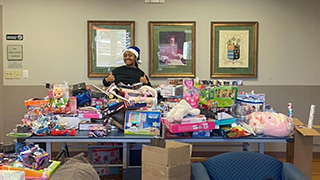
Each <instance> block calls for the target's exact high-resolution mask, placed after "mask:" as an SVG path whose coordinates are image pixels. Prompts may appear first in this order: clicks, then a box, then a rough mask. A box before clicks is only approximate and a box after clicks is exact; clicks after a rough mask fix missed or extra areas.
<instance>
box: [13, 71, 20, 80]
mask: <svg viewBox="0 0 320 180" xmlns="http://www.w3.org/2000/svg"><path fill="white" fill-rule="evenodd" d="M14 78H16V79H21V70H15V71H14Z"/></svg>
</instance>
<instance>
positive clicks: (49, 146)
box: [46, 142, 52, 159]
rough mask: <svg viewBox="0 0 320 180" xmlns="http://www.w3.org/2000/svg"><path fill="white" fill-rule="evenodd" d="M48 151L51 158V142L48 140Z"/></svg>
mask: <svg viewBox="0 0 320 180" xmlns="http://www.w3.org/2000/svg"><path fill="white" fill-rule="evenodd" d="M46 152H47V153H48V154H49V156H50V159H51V158H52V154H51V153H52V151H51V142H46Z"/></svg>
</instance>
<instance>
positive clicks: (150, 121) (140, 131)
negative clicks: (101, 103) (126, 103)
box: [124, 110, 161, 136]
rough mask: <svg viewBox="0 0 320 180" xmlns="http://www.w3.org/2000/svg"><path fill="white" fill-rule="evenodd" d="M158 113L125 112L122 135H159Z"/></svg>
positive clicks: (159, 117)
mask: <svg viewBox="0 0 320 180" xmlns="http://www.w3.org/2000/svg"><path fill="white" fill-rule="evenodd" d="M160 119H161V113H160V111H141V110H127V111H126V113H125V121H126V122H125V130H124V134H129V135H130V134H131V135H152V136H158V135H160Z"/></svg>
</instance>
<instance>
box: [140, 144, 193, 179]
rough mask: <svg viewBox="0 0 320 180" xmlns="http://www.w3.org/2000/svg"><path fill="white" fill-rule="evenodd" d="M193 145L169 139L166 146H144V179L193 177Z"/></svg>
mask: <svg viewBox="0 0 320 180" xmlns="http://www.w3.org/2000/svg"><path fill="white" fill-rule="evenodd" d="M191 153H192V145H191V144H186V143H180V142H176V141H170V140H167V141H166V143H165V148H162V147H156V146H147V145H143V146H142V160H141V161H142V180H149V179H153V180H187V179H190V178H191V164H190V163H191Z"/></svg>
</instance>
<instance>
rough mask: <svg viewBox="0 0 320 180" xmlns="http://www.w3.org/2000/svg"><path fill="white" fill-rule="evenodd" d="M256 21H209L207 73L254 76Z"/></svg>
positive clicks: (213, 75) (255, 67)
mask: <svg viewBox="0 0 320 180" xmlns="http://www.w3.org/2000/svg"><path fill="white" fill-rule="evenodd" d="M257 39H258V22H211V77H249V78H253V77H257V45H258V44H257Z"/></svg>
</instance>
